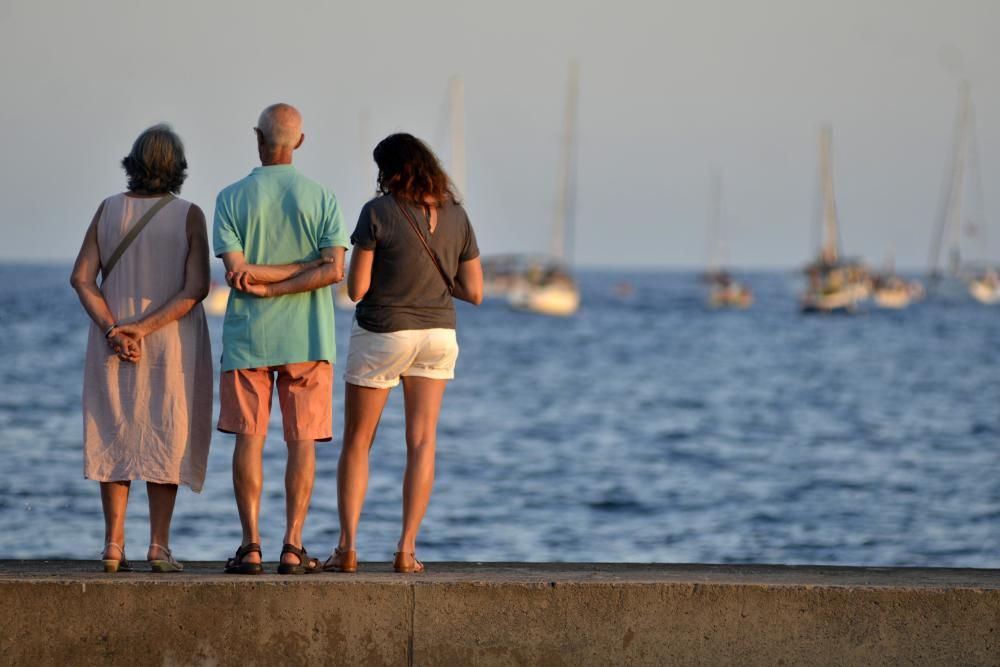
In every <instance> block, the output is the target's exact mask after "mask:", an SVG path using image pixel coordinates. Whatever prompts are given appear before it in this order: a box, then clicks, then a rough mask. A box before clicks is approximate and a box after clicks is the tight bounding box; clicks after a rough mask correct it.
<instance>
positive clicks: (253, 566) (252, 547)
mask: <svg viewBox="0 0 1000 667" xmlns="http://www.w3.org/2000/svg"><path fill="white" fill-rule="evenodd" d="M253 553H257V554H259V553H260V545H259V544H257V543H256V542H251V543H250V544H244V545H243V546H241V547H240V548H239V549H237V550H236V555H235V556H233V557H232V558H230V559H229V560H227V561H226V574H262V573H263V572H264V566H263V565H261V564H260V563H244V562H243V558H244V557H245V556H246V555H247V554H253Z"/></svg>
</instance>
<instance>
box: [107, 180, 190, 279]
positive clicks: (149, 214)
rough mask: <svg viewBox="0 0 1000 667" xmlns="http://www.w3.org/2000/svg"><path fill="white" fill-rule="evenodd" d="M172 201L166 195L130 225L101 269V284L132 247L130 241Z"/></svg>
mask: <svg viewBox="0 0 1000 667" xmlns="http://www.w3.org/2000/svg"><path fill="white" fill-rule="evenodd" d="M173 200H174V196H173V195H172V194H167V195H166V196H164V197H163V198H161V199H160V201H158V202H156V203H155V204H153V207H152V208H151V209H149V210H148V211H146V214H145V215H144V216H142V217H141V218H139V220H137V221H136V223H135V224H134V225H132V229H130V230H128V233H127V234H125V236H124V237H122V240H121V241H119V243H118V247H117V248H115V251H114V252H113V253H111V257H109V258H108V261H107V263H106V264H105V265H104V266H102V267H101V284H103V283H104V281H105V280H107V279H108V274H109V273H111V269H113V268H115V264H117V263H118V260H119V259H121V256H122V255H123V254H125V251H126V250H128V247H129V246H130V245H132V241H135V237H137V236H138V235H139V232H141V231H142V229H143V227H145V226H146V225H147V224H149V221H150V220H152V219H153V216H154V215H156V214H157V213H159V212H160V209H161V208H163V207H164V206H166V205H167V204H169V203H170V202H172V201H173Z"/></svg>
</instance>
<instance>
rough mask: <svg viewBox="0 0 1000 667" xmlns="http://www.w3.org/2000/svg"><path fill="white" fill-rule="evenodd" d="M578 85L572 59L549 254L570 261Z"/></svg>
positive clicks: (578, 75)
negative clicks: (569, 238) (569, 240)
mask: <svg viewBox="0 0 1000 667" xmlns="http://www.w3.org/2000/svg"><path fill="white" fill-rule="evenodd" d="M579 88H580V66H579V63H577V62H576V61H573V62H572V63H570V69H569V87H568V89H567V94H566V119H565V126H564V132H565V134H564V135H563V159H562V169H561V170H560V172H559V195H558V199H557V200H556V217H555V224H554V225H553V226H552V256H553V257H555V258H556V259H559V260H562V261H565V262H569V260H570V259H571V257H570V255H571V253H570V249H569V242H568V237H569V234H570V232H571V230H572V228H573V218H574V214H575V199H576V192H575V190H576V154H575V153H576V115H577V104H578V97H579Z"/></svg>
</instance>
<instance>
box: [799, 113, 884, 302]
mask: <svg viewBox="0 0 1000 667" xmlns="http://www.w3.org/2000/svg"><path fill="white" fill-rule="evenodd" d="M832 143H833V130H832V129H831V128H830V126H825V127H823V129H822V130H821V131H820V151H819V172H820V188H821V191H822V196H823V215H822V220H821V224H822V230H823V231H822V236H823V241H822V247H821V248H820V252H819V255H818V256H817V258H816V259H815V260H814V261H813V262H812V263H811V264H809V265H808V266H807V267H806V268H805V274H806V279H807V285H806V291H805V292H804V293H803V295H802V299H801V304H800V305H801V308H802V312H804V313H851V312H854V311H855V310H857V308H858V304H860V303H861V302H863V301H864V300H865V299H867V298H868V297H869V296H870V295H871V277H870V276H869V273H868V269H867V268H865V266H864V265H863V264H862V263H861V262H859V261H855V260H845V259H843V258H842V257H841V256H840V230H839V226H838V221H837V206H836V203H835V201H834V196H833V157H832Z"/></svg>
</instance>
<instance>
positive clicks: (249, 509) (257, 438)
mask: <svg viewBox="0 0 1000 667" xmlns="http://www.w3.org/2000/svg"><path fill="white" fill-rule="evenodd" d="M263 453H264V436H262V435H237V436H236V448H235V449H234V450H233V489H234V490H235V492H236V507H237V508H238V509H239V512H240V523H241V524H242V525H243V544H244V545H247V544H250V543H251V542H256V543H258V544H260V531H259V530H258V528H257V525H258V524H257V520H258V517H259V516H260V492H261V487H263V485H264V471H263V461H262V457H263ZM243 562H245V563H259V562H260V554H258V553H249V554H247V555H246V556H244V557H243Z"/></svg>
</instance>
